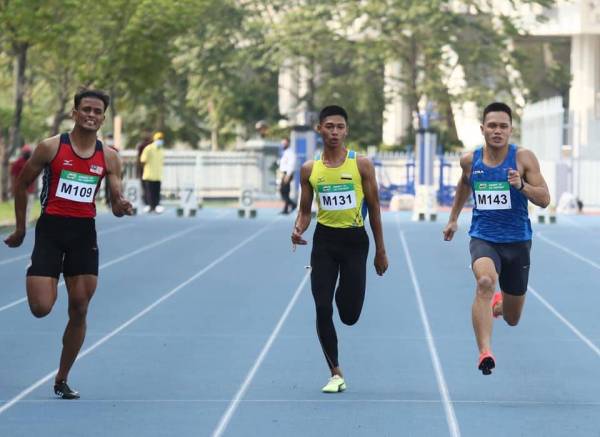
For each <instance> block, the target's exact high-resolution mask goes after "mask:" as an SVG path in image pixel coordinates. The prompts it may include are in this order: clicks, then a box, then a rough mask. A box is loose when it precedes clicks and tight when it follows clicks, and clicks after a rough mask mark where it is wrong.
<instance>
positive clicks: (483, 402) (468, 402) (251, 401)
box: [0, 396, 600, 407]
mask: <svg viewBox="0 0 600 437" xmlns="http://www.w3.org/2000/svg"><path fill="white" fill-rule="evenodd" d="M2 402H6V400H0V403H2ZM55 402H56V399H23V400H21V404H45V403H55ZM228 402H231V401H230V400H229V399H78V400H77V404H80V403H88V404H96V403H98V404H103V403H131V404H159V403H172V404H196V403H197V404H200V403H204V404H212V403H215V404H223V403H228ZM452 402H453V403H455V404H463V405H539V406H577V407H580V406H600V402H594V401H590V402H585V401H583V402H582V401H573V402H570V401H523V400H514V401H512V400H498V401H490V400H456V399H454V400H453V401H452ZM240 403H241V404H269V403H274V404H303V403H323V404H329V403H344V404H362V403H365V404H368V403H378V404H379V403H381V404H432V405H437V404H441V403H442V401H441V400H440V399H340V398H339V396H336V399H334V398H333V397H327V399H323V398H320V399H241V400H240Z"/></svg>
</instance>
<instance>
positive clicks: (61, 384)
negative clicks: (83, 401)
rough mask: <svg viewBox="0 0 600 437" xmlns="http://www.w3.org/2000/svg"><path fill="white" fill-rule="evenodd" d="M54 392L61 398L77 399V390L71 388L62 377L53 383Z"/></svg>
mask: <svg viewBox="0 0 600 437" xmlns="http://www.w3.org/2000/svg"><path fill="white" fill-rule="evenodd" d="M54 393H55V394H56V396H60V397H61V398H63V399H79V392H76V391H75V390H71V387H69V386H68V385H67V381H65V380H64V379H63V380H62V381H58V382H55V383H54Z"/></svg>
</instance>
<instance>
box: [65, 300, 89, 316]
mask: <svg viewBox="0 0 600 437" xmlns="http://www.w3.org/2000/svg"><path fill="white" fill-rule="evenodd" d="M88 304H89V301H88V300H87V299H71V300H69V319H70V320H72V321H77V320H85V317H86V316H87V310H88Z"/></svg>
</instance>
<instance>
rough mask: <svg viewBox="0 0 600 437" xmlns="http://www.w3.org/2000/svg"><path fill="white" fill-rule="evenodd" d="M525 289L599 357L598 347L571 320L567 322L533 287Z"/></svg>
mask: <svg viewBox="0 0 600 437" xmlns="http://www.w3.org/2000/svg"><path fill="white" fill-rule="evenodd" d="M527 289H528V290H529V291H530V292H531V293H532V294H533V295H534V296H535V297H536V298H537V299H538V300H539V301H540V302H541V303H542V304H543V305H544V306H545V307H546V308H547V309H548V310H549V311H550V312H551V313H552V314H554V315H555V316H556V317H557V318H558V319H559V320H560V321H561V322H563V323H564V324H565V325H566V326H567V328H569V329H570V330H571V331H573V333H574V334H575V335H576V336H577V337H579V339H580V340H581V341H583V342H584V343H585V344H587V345H588V346H589V348H590V349H591V350H593V351H594V352H595V353H596V355H598V356H599V357H600V349H599V348H598V346H596V345H595V344H594V343H593V342H592V340H590V339H589V338H587V337H586V336H585V335H583V334H582V333H581V331H580V330H579V329H577V328H576V327H575V326H574V325H573V324H572V323H571V322H569V321H568V320H567V319H566V318H565V317H563V315H562V314H561V313H559V312H558V311H557V310H556V308H554V307H553V306H552V305H551V304H550V303H549V302H548V301H547V300H546V299H544V298H543V297H542V296H541V295H540V294H539V293H538V292H537V291H535V289H534V288H533V287H532V286H531V285H530V286H529V287H527Z"/></svg>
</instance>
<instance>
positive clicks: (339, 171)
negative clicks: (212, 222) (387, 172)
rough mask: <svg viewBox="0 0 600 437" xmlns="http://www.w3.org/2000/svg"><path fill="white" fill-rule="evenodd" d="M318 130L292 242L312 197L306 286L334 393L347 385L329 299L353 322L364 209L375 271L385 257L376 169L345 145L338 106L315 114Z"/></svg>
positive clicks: (303, 176)
mask: <svg viewBox="0 0 600 437" xmlns="http://www.w3.org/2000/svg"><path fill="white" fill-rule="evenodd" d="M317 129H318V131H319V133H320V134H321V137H322V138H323V144H324V146H325V147H324V150H323V153H322V154H319V155H317V156H315V159H314V160H312V161H307V162H306V163H304V165H303V166H302V169H301V172H300V184H301V186H302V194H301V197H300V207H299V210H298V217H297V218H296V222H295V224H294V230H293V232H292V243H293V244H294V245H296V244H300V245H305V244H307V242H306V240H304V239H303V238H302V234H303V233H304V231H306V229H307V228H308V225H309V224H310V219H311V205H312V202H313V196H314V197H316V200H317V203H318V205H319V212H318V213H317V226H316V229H315V233H314V237H313V247H312V252H311V256H310V264H311V268H312V271H311V288H312V294H313V297H314V299H315V306H316V311H317V335H318V337H319V341H320V343H321V347H322V349H323V353H324V355H325V359H326V360H327V365H328V366H329V369H330V371H331V378H330V379H329V381H328V383H327V384H326V385H325V386H324V387H323V388H322V391H323V392H326V393H338V392H341V391H344V390H345V389H346V382H345V381H344V377H343V374H342V370H341V369H340V365H339V362H338V348H337V335H336V332H335V327H334V325H333V298H334V297H335V302H336V305H337V308H338V313H339V315H340V319H341V320H342V322H343V323H345V324H346V325H353V324H355V323H356V322H357V321H358V318H359V317H360V313H361V310H362V306H363V302H364V298H365V287H366V274H367V272H366V269H367V255H368V253H369V237H368V236H367V233H366V231H365V227H364V220H365V216H366V213H367V212H368V213H369V222H370V224H371V229H372V230H373V237H374V239H375V261H374V264H375V271H376V272H377V274H378V275H380V276H381V275H383V274H384V273H385V271H386V270H387V268H388V260H387V255H386V253H385V245H384V243H383V229H382V226H381V212H380V210H379V197H378V194H377V181H376V180H375V169H374V167H373V164H372V163H371V161H370V160H369V159H368V158H365V157H361V156H358V155H357V154H356V153H355V152H353V151H349V150H348V149H346V147H345V146H344V140H345V138H346V135H347V134H348V114H347V113H346V111H345V110H344V108H342V107H340V106H327V107H325V108H323V110H321V113H320V114H319V125H318V127H317ZM338 278H339V285H338V287H337V290H336V283H338Z"/></svg>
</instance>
